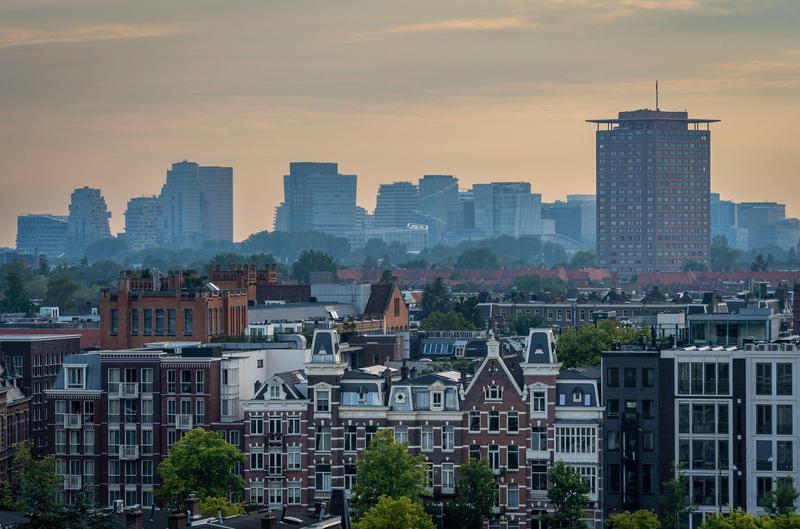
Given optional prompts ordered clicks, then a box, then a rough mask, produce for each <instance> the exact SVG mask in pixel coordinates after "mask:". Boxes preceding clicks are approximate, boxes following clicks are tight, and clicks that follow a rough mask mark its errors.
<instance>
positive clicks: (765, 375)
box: [756, 364, 772, 395]
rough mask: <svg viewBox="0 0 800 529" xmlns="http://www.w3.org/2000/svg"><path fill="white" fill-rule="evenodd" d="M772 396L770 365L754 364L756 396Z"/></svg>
mask: <svg viewBox="0 0 800 529" xmlns="http://www.w3.org/2000/svg"><path fill="white" fill-rule="evenodd" d="M771 394H772V364H756V395H771Z"/></svg>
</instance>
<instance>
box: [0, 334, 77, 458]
mask: <svg viewBox="0 0 800 529" xmlns="http://www.w3.org/2000/svg"><path fill="white" fill-rule="evenodd" d="M80 340H81V337H80V335H77V334H75V335H73V334H51V335H45V334H41V335H19V334H16V335H14V334H9V335H0V356H1V357H2V359H3V361H4V363H5V365H6V366H8V368H9V370H13V372H14V374H15V376H16V377H17V378H16V380H15V384H16V387H17V388H18V389H20V390H22V393H23V394H24V395H27V396H29V397H30V402H29V404H28V406H29V407H30V411H29V421H30V432H29V435H30V439H31V440H32V441H33V445H34V453H35V454H36V455H44V454H46V453H47V452H48V445H47V442H48V436H47V424H48V412H47V403H46V401H45V397H44V392H45V391H46V390H47V389H49V388H50V387H51V386H52V385H53V382H55V379H56V376H57V375H58V373H59V370H60V369H61V365H62V363H63V362H64V358H66V357H67V356H68V355H71V354H75V353H77V352H78V351H80Z"/></svg>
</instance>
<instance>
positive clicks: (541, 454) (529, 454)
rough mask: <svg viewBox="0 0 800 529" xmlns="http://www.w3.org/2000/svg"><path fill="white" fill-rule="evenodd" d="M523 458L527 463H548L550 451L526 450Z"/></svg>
mask: <svg viewBox="0 0 800 529" xmlns="http://www.w3.org/2000/svg"><path fill="white" fill-rule="evenodd" d="M525 458H526V459H527V460H528V461H531V460H534V461H550V451H549V450H536V449H533V448H528V449H527V450H526V451H525Z"/></svg>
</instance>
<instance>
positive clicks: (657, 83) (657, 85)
mask: <svg viewBox="0 0 800 529" xmlns="http://www.w3.org/2000/svg"><path fill="white" fill-rule="evenodd" d="M656 112H658V79H656Z"/></svg>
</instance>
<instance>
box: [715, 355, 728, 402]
mask: <svg viewBox="0 0 800 529" xmlns="http://www.w3.org/2000/svg"><path fill="white" fill-rule="evenodd" d="M729 392H730V367H729V365H728V364H722V363H721V364H717V395H727V394H728V393H729Z"/></svg>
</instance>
